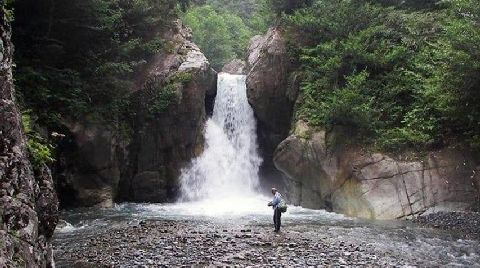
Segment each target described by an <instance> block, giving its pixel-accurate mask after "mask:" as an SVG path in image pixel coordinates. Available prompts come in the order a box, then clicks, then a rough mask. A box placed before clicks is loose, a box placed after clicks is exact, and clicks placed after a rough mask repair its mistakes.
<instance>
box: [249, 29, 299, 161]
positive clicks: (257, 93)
mask: <svg viewBox="0 0 480 268" xmlns="http://www.w3.org/2000/svg"><path fill="white" fill-rule="evenodd" d="M247 67H248V70H249V72H248V75H247V95H248V101H249V103H250V104H251V105H252V108H253V110H254V112H255V115H256V118H257V124H258V127H257V129H258V131H257V132H258V140H259V145H260V149H261V153H262V154H263V158H264V159H265V162H264V167H268V166H270V165H271V166H273V164H271V160H272V159H273V157H272V156H273V151H274V150H275V148H276V147H277V145H278V144H279V143H280V142H281V141H282V140H283V139H285V138H286V137H287V136H288V132H289V128H290V119H291V116H292V110H293V104H294V102H295V99H296V97H297V92H298V88H297V87H296V83H295V82H294V80H295V79H294V77H291V74H290V71H291V63H290V60H289V57H288V54H287V49H286V41H285V38H284V33H283V31H282V29H280V28H271V29H269V30H268V32H267V33H266V34H265V35H263V36H255V37H254V38H252V40H251V41H250V45H249V49H248V61H247ZM292 80H293V81H292Z"/></svg>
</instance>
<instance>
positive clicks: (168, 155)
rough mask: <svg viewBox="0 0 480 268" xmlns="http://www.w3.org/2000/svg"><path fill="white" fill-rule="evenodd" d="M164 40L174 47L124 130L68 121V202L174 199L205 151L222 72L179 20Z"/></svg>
mask: <svg viewBox="0 0 480 268" xmlns="http://www.w3.org/2000/svg"><path fill="white" fill-rule="evenodd" d="M162 39H163V40H165V41H164V42H165V43H167V44H169V46H170V47H169V49H168V50H166V51H164V52H162V53H158V54H157V55H155V57H154V58H153V59H150V62H151V63H150V64H149V66H148V68H146V69H145V71H144V72H142V74H141V75H139V77H137V79H136V81H135V86H134V88H132V93H131V97H130V102H131V104H130V108H129V111H128V114H129V116H130V118H129V119H128V120H125V121H124V122H121V124H123V126H122V125H119V126H117V128H115V129H111V128H109V127H108V126H105V125H102V124H98V123H95V122H91V121H89V120H88V119H86V120H85V121H84V122H74V123H70V124H68V129H69V131H70V132H71V133H72V134H73V138H72V141H71V142H70V143H69V144H70V145H69V146H66V147H65V148H64V149H63V150H62V152H63V153H62V157H61V159H60V162H61V163H60V165H59V167H58V169H57V170H56V171H57V172H56V177H57V182H58V188H59V192H60V194H61V201H62V202H61V203H62V205H65V206H71V207H76V206H98V207H109V206H111V205H112V204H113V203H114V202H115V201H132V202H167V201H173V200H174V199H175V197H176V192H177V188H178V182H177V179H178V176H179V173H180V170H181V168H183V167H184V166H185V165H186V164H187V163H188V161H190V159H191V158H192V157H194V156H196V155H197V154H198V153H200V151H201V150H202V147H203V140H202V139H203V138H202V137H203V129H204V124H205V121H206V114H207V112H209V110H211V109H213V102H214V99H215V95H216V72H215V71H214V70H213V69H212V68H211V67H210V64H209V62H208V60H207V59H206V57H205V56H204V55H203V53H202V52H201V51H200V49H199V48H198V46H197V45H195V44H194V43H193V42H191V41H190V39H191V34H190V31H189V30H188V29H187V28H185V27H184V26H183V25H182V24H181V23H180V22H176V23H175V24H174V27H173V28H171V29H170V30H169V31H167V32H165V33H163V36H162Z"/></svg>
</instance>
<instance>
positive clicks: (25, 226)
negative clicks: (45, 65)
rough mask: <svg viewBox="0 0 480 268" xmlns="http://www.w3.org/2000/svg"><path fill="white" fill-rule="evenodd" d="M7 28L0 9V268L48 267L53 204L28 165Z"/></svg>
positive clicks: (47, 181) (47, 179)
mask: <svg viewBox="0 0 480 268" xmlns="http://www.w3.org/2000/svg"><path fill="white" fill-rule="evenodd" d="M10 38H11V28H10V24H9V22H8V21H7V19H6V14H5V10H4V7H3V4H0V267H51V266H52V264H53V260H52V249H51V245H50V238H51V236H52V234H53V231H54V229H55V226H56V224H57V221H58V215H57V213H58V202H57V199H56V194H55V191H54V190H53V182H52V177H51V175H50V171H49V170H48V168H46V167H41V168H38V169H37V170H36V171H35V172H34V170H33V168H32V165H31V163H30V161H29V160H28V153H27V149H26V140H25V137H24V135H23V133H22V125H21V121H20V113H19V111H18V109H17V107H16V105H15V99H14V88H13V82H12V55H13V47H12V44H11V40H10Z"/></svg>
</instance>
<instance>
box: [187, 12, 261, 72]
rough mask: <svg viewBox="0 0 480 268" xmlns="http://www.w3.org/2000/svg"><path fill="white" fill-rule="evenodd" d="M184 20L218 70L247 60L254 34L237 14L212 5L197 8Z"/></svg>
mask: <svg viewBox="0 0 480 268" xmlns="http://www.w3.org/2000/svg"><path fill="white" fill-rule="evenodd" d="M183 21H184V22H185V24H186V25H187V26H189V27H190V28H191V29H192V31H193V41H194V42H195V43H197V44H198V45H199V46H200V48H201V49H202V51H203V53H205V55H206V56H207V58H208V59H209V60H210V63H211V64H212V66H213V67H214V68H215V69H217V70H219V69H221V68H222V66H223V65H224V64H225V63H227V62H228V61H230V60H232V59H234V58H243V57H244V53H245V50H246V48H247V45H248V42H249V39H250V37H251V36H252V32H251V31H250V29H249V28H248V27H247V26H246V25H245V23H244V22H243V20H242V19H241V18H240V17H239V16H237V15H236V14H234V13H231V12H229V11H226V10H221V11H219V10H215V9H214V8H213V7H211V6H209V5H205V6H197V7H194V8H192V9H190V10H189V11H188V12H187V13H186V14H185V15H184V16H183Z"/></svg>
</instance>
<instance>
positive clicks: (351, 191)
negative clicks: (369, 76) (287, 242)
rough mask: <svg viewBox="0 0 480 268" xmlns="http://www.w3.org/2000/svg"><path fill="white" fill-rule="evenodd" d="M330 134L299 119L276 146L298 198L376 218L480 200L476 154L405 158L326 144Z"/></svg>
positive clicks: (448, 151)
mask: <svg viewBox="0 0 480 268" xmlns="http://www.w3.org/2000/svg"><path fill="white" fill-rule="evenodd" d="M326 140H327V137H326V134H325V132H324V131H319V130H317V131H315V130H312V129H309V128H308V127H307V126H306V125H305V124H304V123H302V122H299V123H297V126H296V128H295V132H294V134H293V135H291V136H290V137H289V138H287V139H286V140H285V141H283V142H282V143H281V144H280V145H279V146H278V148H277V150H276V152H275V158H274V162H275V165H276V166H277V168H278V169H279V170H281V171H282V172H284V173H285V174H286V175H287V188H288V189H289V191H288V197H289V198H290V200H291V201H292V202H294V203H295V204H298V205H302V206H304V207H309V208H325V209H330V210H333V211H335V212H339V213H343V214H346V215H349V216H358V217H363V218H372V219H394V218H404V217H407V216H410V215H415V214H421V213H423V212H425V211H429V212H430V211H436V210H455V209H460V210H464V209H471V208H474V207H475V206H478V204H480V203H479V197H480V192H479V187H478V185H479V184H478V181H479V176H478V172H479V170H478V167H479V166H478V162H477V161H476V160H475V159H478V157H475V156H474V155H473V154H467V153H465V152H462V151H459V150H454V149H444V150H441V151H436V152H430V153H428V155H427V156H426V157H424V158H423V159H421V160H415V161H402V160H396V159H394V158H392V157H389V156H387V155H383V154H378V153H367V152H363V151H362V150H360V149H358V148H349V149H346V148H343V149H342V148H336V149H332V148H328V146H327V142H326Z"/></svg>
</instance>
